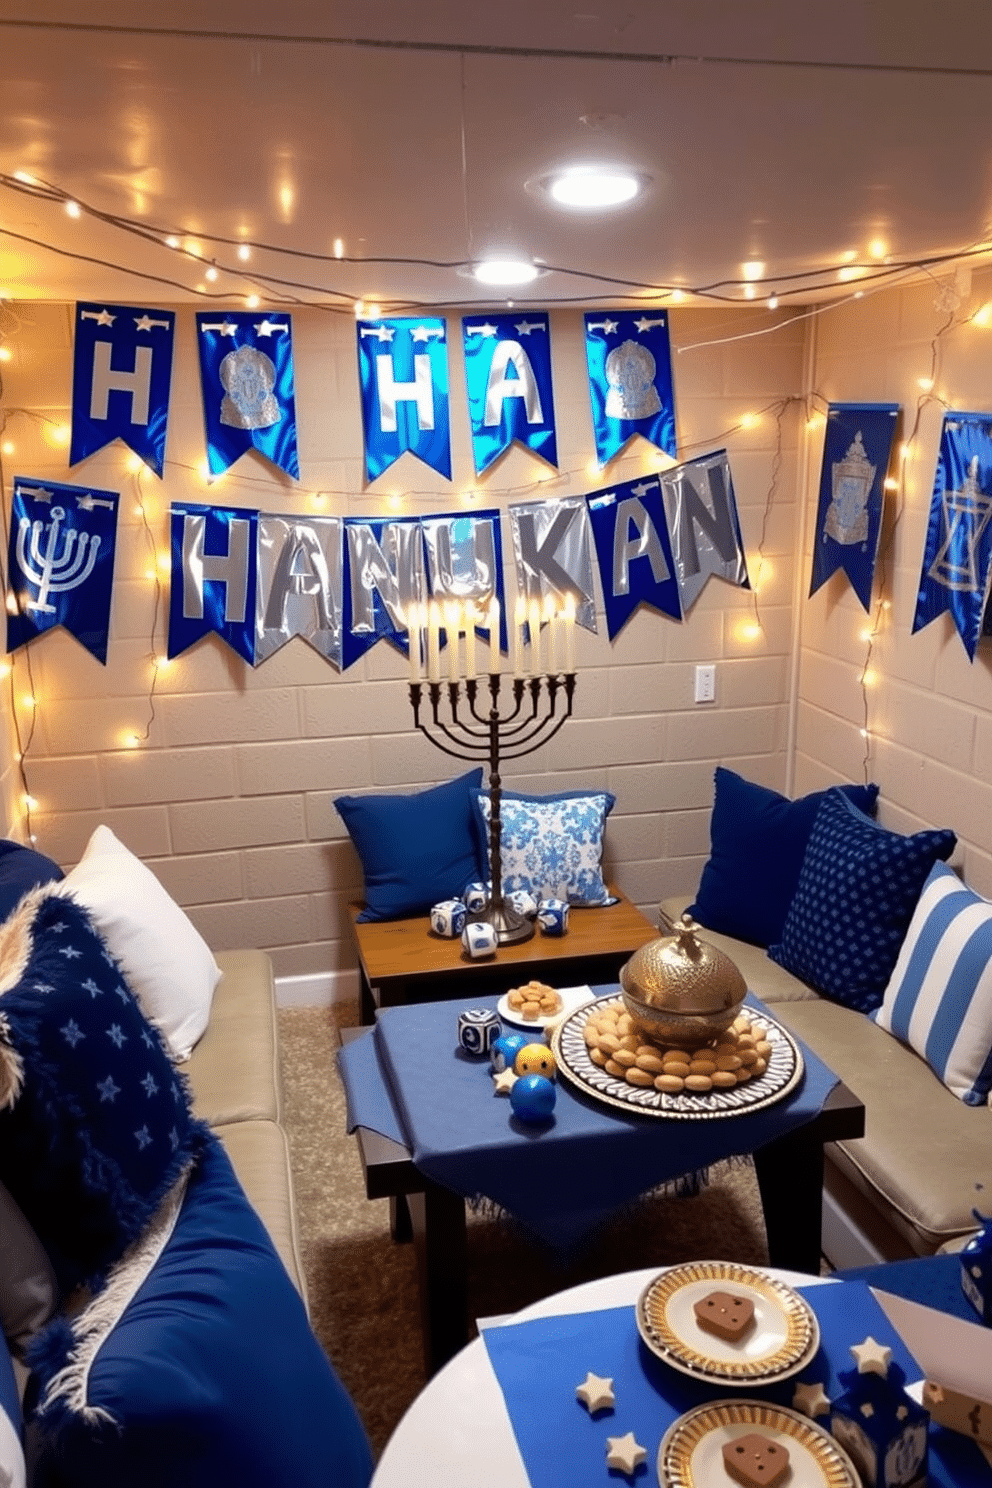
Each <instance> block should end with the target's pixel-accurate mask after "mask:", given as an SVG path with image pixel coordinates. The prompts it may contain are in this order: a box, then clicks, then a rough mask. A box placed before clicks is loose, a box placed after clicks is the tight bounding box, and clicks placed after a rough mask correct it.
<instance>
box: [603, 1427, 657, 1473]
mask: <svg viewBox="0 0 992 1488" xmlns="http://www.w3.org/2000/svg"><path fill="white" fill-rule="evenodd" d="M606 1445H607V1453H606V1465H607V1467H615V1468H616V1469H617V1470H618V1471H619V1472H622V1473H626V1474H627V1476H628V1477H629V1478H632V1477H633V1475H634V1472H635V1470H636V1469H637V1468H639V1467H640V1465H641V1463H642V1462H644V1461H645V1460H646V1458H647V1455H648V1454H647V1448H646V1447H642V1446H641V1444H640V1442H638V1441H635V1440H634V1433H633V1432H632V1431H628V1432H627V1433H626V1435H625V1436H608V1437H607V1438H606Z"/></svg>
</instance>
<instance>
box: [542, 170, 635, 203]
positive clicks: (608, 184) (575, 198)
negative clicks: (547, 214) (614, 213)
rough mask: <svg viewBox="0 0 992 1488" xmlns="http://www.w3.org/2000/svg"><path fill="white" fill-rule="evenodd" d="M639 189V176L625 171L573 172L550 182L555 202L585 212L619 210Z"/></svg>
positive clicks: (568, 172)
mask: <svg viewBox="0 0 992 1488" xmlns="http://www.w3.org/2000/svg"><path fill="white" fill-rule="evenodd" d="M638 190H639V183H638V180H637V177H636V176H632V175H630V174H629V173H628V172H626V171H597V170H572V171H566V172H565V174H564V175H561V176H557V177H556V178H555V180H553V181H552V183H551V197H552V200H554V201H556V202H558V203H559V204H560V205H561V206H563V207H579V208H580V209H585V210H595V209H596V208H603V207H619V206H621V205H622V204H623V203H624V202H628V201H632V200H633V198H634V197H635V196H636V195H637V192H638Z"/></svg>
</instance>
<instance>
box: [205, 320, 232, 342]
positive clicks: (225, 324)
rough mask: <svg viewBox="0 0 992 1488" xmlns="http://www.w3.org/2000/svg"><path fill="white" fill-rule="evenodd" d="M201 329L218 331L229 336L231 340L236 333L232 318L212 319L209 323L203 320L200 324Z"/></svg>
mask: <svg viewBox="0 0 992 1488" xmlns="http://www.w3.org/2000/svg"><path fill="white" fill-rule="evenodd" d="M201 330H204V331H220V333H221V335H222V336H230V337H231V340H232V341H233V340H234V337H235V336H236V335H237V333H238V328H237V326H236V325H235V323H234V321H233V320H212V321H210V322H209V324H208V323H206V322H204V323H203V324H202V325H201Z"/></svg>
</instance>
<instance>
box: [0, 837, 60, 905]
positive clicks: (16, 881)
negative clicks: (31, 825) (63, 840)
mask: <svg viewBox="0 0 992 1488" xmlns="http://www.w3.org/2000/svg"><path fill="white" fill-rule="evenodd" d="M64 877H65V874H64V873H63V872H62V869H61V868H60V867H59V865H58V863H56V862H54V861H53V860H52V859H51V858H46V857H45V854H44V853H40V852H36V851H35V850H34V848H33V847H23V846H22V845H21V843H19V842H11V841H9V840H8V839H7V838H2V839H0V920H5V919H6V918H7V916H8V915H9V914H12V913H13V911H14V910H15V909H16V908H17V906H18V904H19V903H20V902H21V900H22V899H23V898H24V895H25V894H26V893H27V892H28V890H29V889H33V888H36V887H37V885H38V884H44V883H57V882H58V881H59V879H62V878H64Z"/></svg>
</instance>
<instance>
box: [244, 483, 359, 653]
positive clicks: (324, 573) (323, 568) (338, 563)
mask: <svg viewBox="0 0 992 1488" xmlns="http://www.w3.org/2000/svg"><path fill="white" fill-rule="evenodd" d="M342 523H343V518H342V517H282V516H277V515H275V514H267V513H265V512H259V514H258V583H257V586H256V587H257V596H256V605H255V664H256V666H257V665H258V664H259V663H260V662H263V661H265V660H267V658H268V657H270V656H272V655H273V654H274V653H275V652H276V651H278V650H279V648H280V647H281V646H284V645H285V644H286V642H287V641H291V640H292V639H293V637H294V636H301V637H302V638H303V640H305V641H306V642H307V643H308V645H311V646H312V647H313V648H314V650H315V651H319V652H320V654H321V656H323V657H324V658H325V660H327V661H329V662H331V663H332V664H333V665H334V666H336V667H338V668H340V666H341V608H342V604H341V585H342V572H343V559H342V530H343V528H342Z"/></svg>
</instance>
